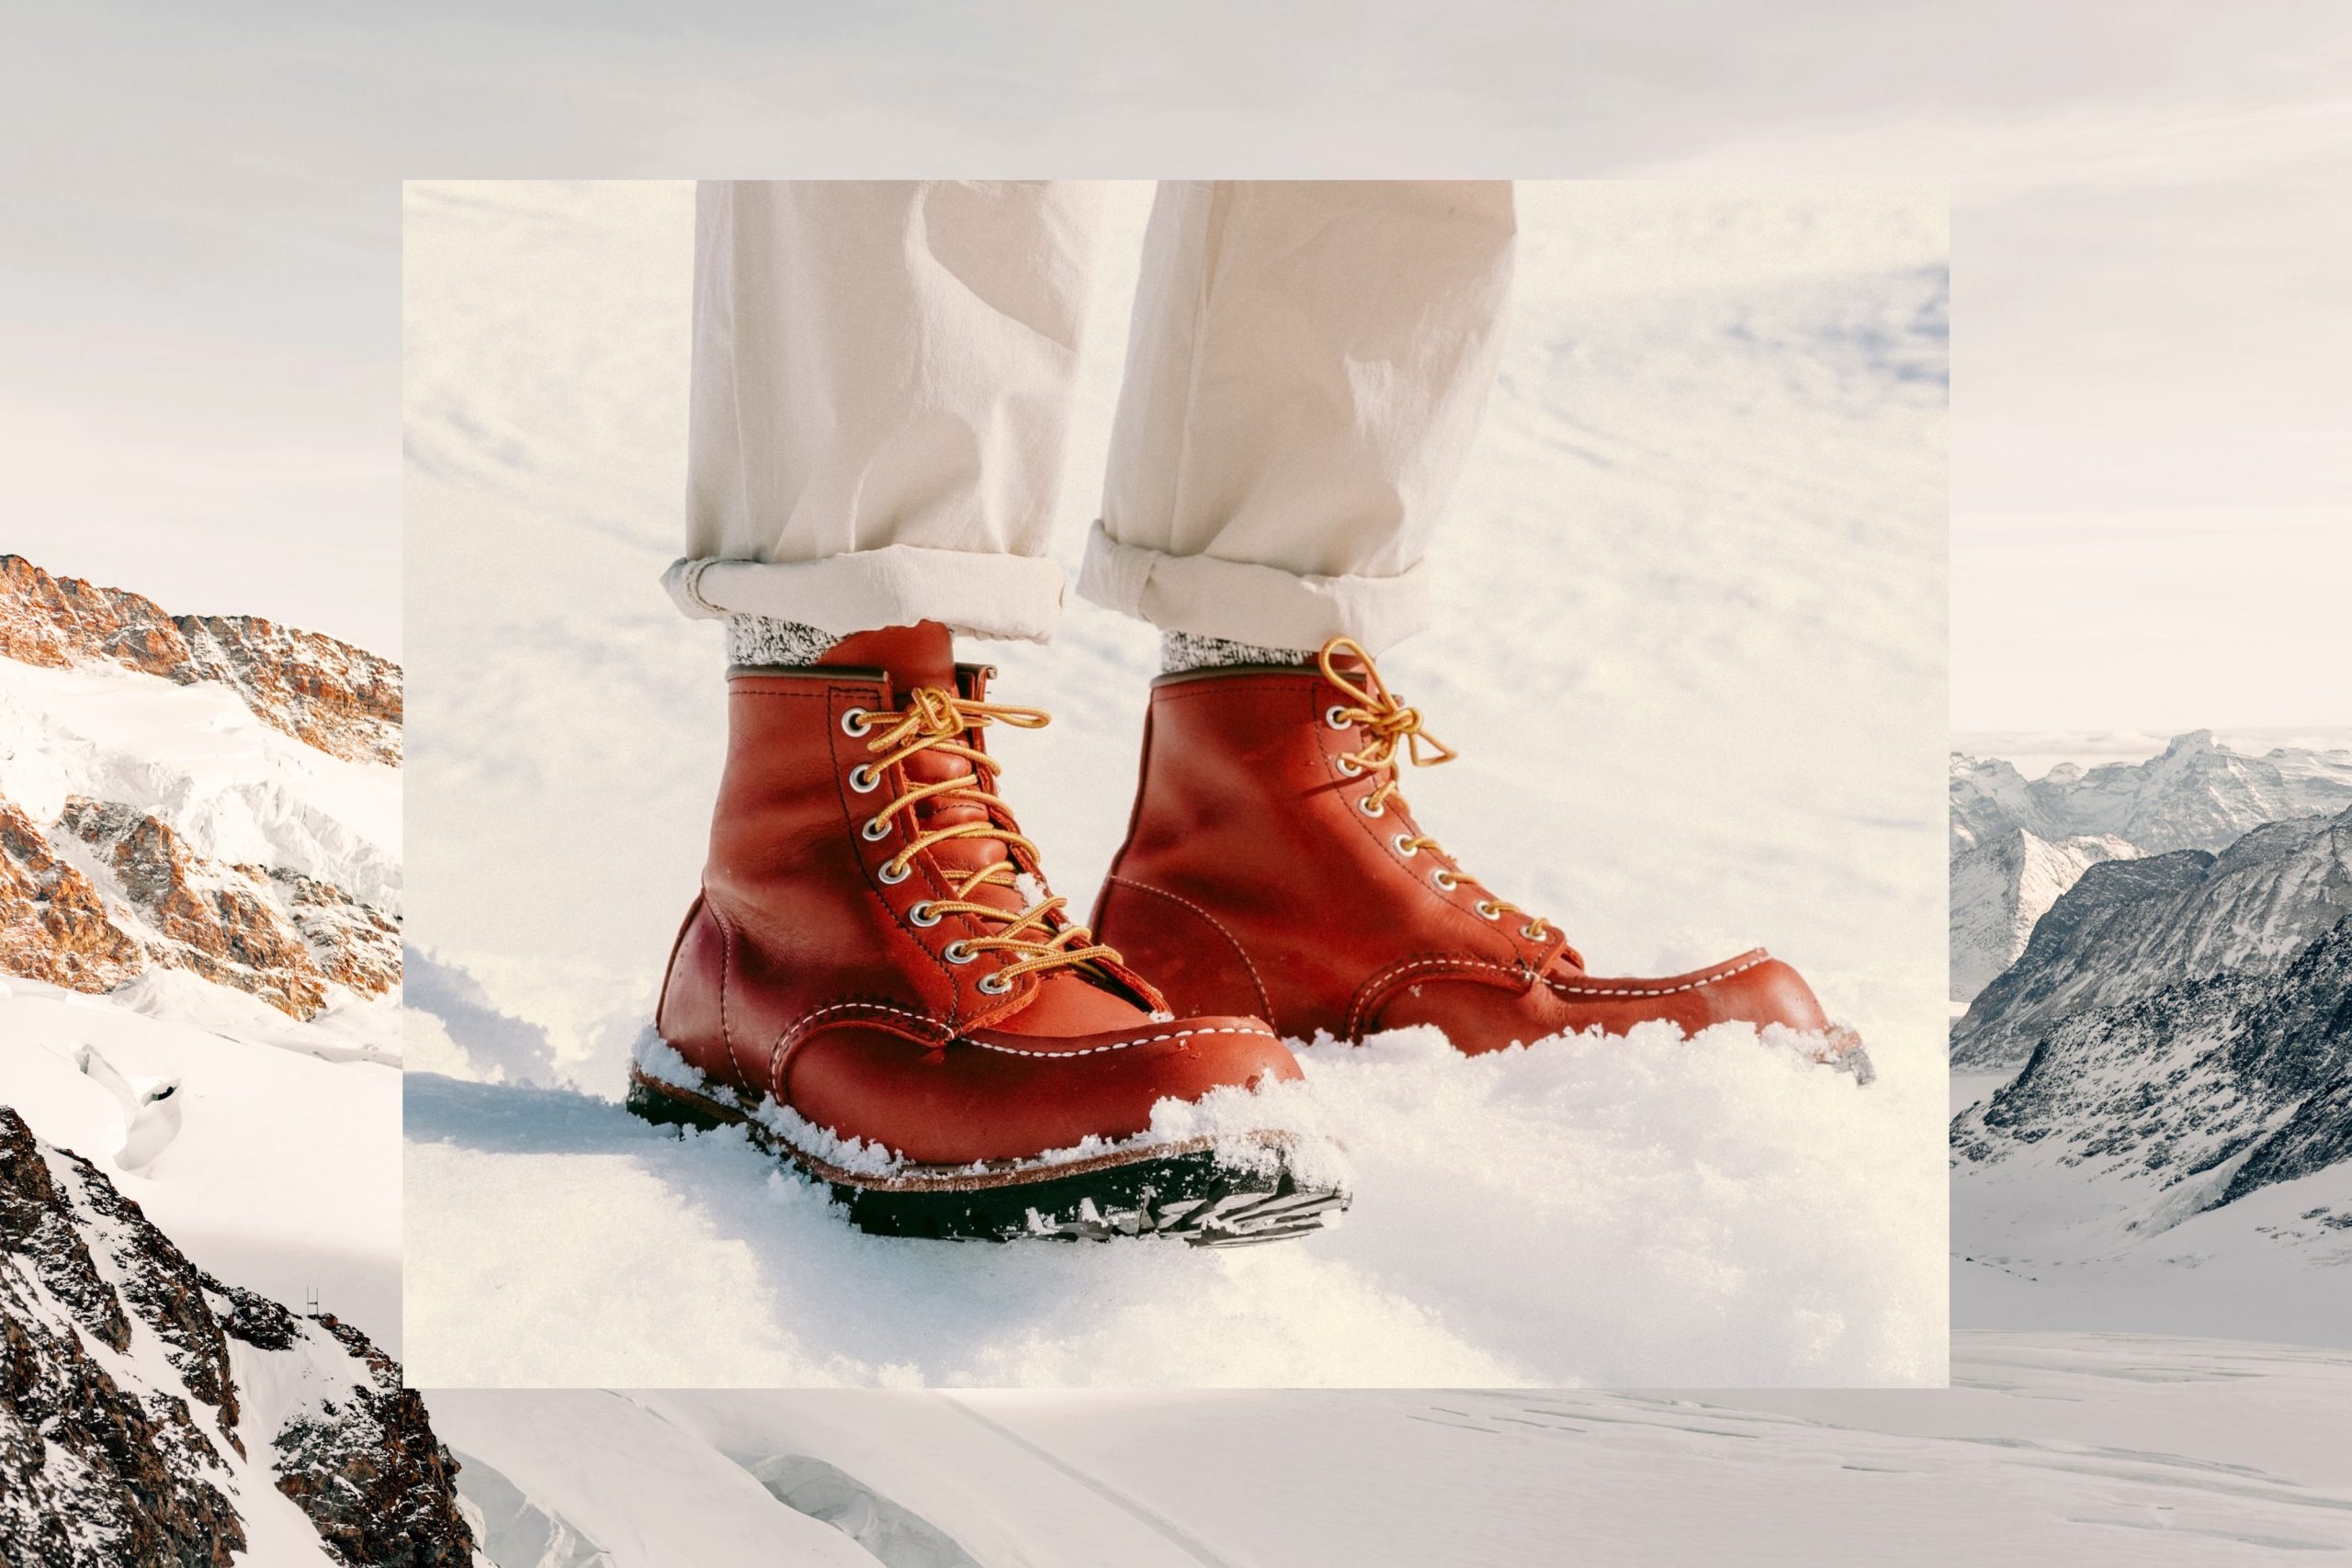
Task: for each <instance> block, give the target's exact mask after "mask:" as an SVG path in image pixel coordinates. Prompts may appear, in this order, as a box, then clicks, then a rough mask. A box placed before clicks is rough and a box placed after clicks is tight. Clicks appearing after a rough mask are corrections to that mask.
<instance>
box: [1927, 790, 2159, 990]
mask: <svg viewBox="0 0 2352 1568" xmlns="http://www.w3.org/2000/svg"><path fill="white" fill-rule="evenodd" d="M2137 853H2138V851H2137V850H2135V849H2133V848H2132V847H2131V844H2130V843H2129V842H2128V841H2126V840H2122V839H2118V838H2114V837H2111V836H2110V837H2105V838H2093V837H2087V836H2078V837H2075V838H2071V839H2061V840H2058V841H2057V842H2056V843H2052V842H2050V841H2049V840H2045V839H2040V838H2037V837H2035V836H2034V835H2033V834H2032V833H2030V832H2029V831H2027V830H2026V829H2023V828H2013V829H2009V830H2008V831H2007V833H2004V834H2002V835H2000V836H1999V837H1997V838H1990V839H1986V840H1983V841H1982V842H1979V843H1975V844H1972V845H1970V846H1969V847H1968V848H1967V849H1964V850H1962V851H1961V852H1960V853H1958V854H1956V855H1954V856H1953V857H1952V861H1951V999H1952V1000H1953V1001H1956V1002H1966V1001H1970V1000H1973V998H1975V996H1976V993H1977V992H1979V991H1981V990H1983V989H1984V988H1985V987H1986V986H1987V985H1988V984H1990V983H1991V982H1992V980H1993V978H1994V976H1997V975H1999V974H2000V973H2001V971H2002V970H2004V969H2007V967H2008V966H2009V965H2010V964H2014V963H2016V962H2017V959H2018V954H2019V953H2023V952H2024V951H2025V944H2026V939H2027V938H2029V937H2030V936H2031V935H2032V934H2033V928H2034V923H2035V922H2036V921H2038V920H2040V919H2041V917H2042V916H2043V915H2045V914H2047V913H2048V912H2049V910H2050V906H2052V904H2055V903H2056V902H2057V901H2058V899H2059V897H2060V896H2061V895H2062V894H2064V892H2065V891H2066V890H2067V889H2068V888H2070V887H2072V886H2074V885H2075V881H2076V879H2077V878H2079V877H2080V876H2081V875H2082V874H2083V873H2084V872H2086V871H2087V870H2089V869H2090V868H2091V867H2092V866H2094V865H2097V864H2098V863H2100V862H2101V861H2109V860H2128V859H2130V858H2131V856H2133V855H2135V854H2137Z"/></svg>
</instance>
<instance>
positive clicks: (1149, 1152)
mask: <svg viewBox="0 0 2352 1568" xmlns="http://www.w3.org/2000/svg"><path fill="white" fill-rule="evenodd" d="M989 673H990V672H989V671H987V670H985V669H979V668H975V667H973V666H969V665H964V666H958V665H957V664H956V662H955V660H954V654H953V651H952V644H951V641H950V638H949V636H948V633H947V630H946V628H945V627H944V626H939V625H938V624H936V623H934V622H924V623H922V624H921V625H919V626H893V627H888V628H885V629H884V630H881V631H876V632H866V633H862V634H860V635H857V636H855V637H849V638H846V639H844V640H843V641H842V642H841V643H839V644H838V645H836V646H835V647H834V648H833V649H832V650H831V652H830V653H828V654H827V655H826V656H825V658H824V660H822V661H821V663H820V665H819V666H818V667H814V668H810V669H807V670H749V671H746V670H738V671H730V673H729V677H728V728H729V740H728V752H727V766H726V772H725V775H724V777H723V779H722V781H721V783H720V785H719V795H718V809H717V812H716V814H715V815H714V818H713V820H712V824H711V835H710V858H709V861H708V863H707V866H706V868H705V870H704V872H703V886H702V895H701V897H698V898H697V899H696V900H695V904H694V907H693V908H692V909H690V910H689V911H688V913H687V916H686V919H685V924H684V928H683V929H682V930H681V931H680V932H679V934H678V941H677V945H676V948H675V949H674V951H673V953H672V956H671V960H670V969H669V975H668V977H667V979H666V980H665V982H664V984H663V987H662V1001H661V1006H660V1010H659V1011H658V1013H657V1014H656V1021H655V1034H654V1036H652V1037H649V1039H648V1041H647V1042H646V1043H645V1044H644V1045H642V1046H640V1048H639V1054H638V1061H637V1065H636V1066H635V1068H634V1070H633V1072H632V1075H631V1086H630V1106H631V1108H632V1109H633V1110H636V1111H638V1112H639V1113H640V1114H642V1115H645V1116H647V1117H649V1118H650V1119H653V1120H656V1121H664V1122H691V1123H695V1124H698V1125H703V1126H709V1125H714V1124H717V1123H720V1122H726V1123H735V1124H742V1125H745V1126H746V1127H748V1128H749V1129H750V1131H751V1132H752V1135H753V1136H754V1137H755V1138H756V1139H758V1140H760V1141H762V1142H763V1144H765V1145H768V1146H770V1147H772V1148H774V1149H775V1151H776V1152H778V1153H780V1154H782V1155H783V1156H786V1157H787V1158H789V1159H791V1160H792V1161H793V1162H794V1163H796V1164H797V1165H798V1166H800V1167H801V1168H803V1169H805V1170H807V1171H808V1172H809V1173H810V1174H811V1175H813V1176H814V1177H816V1178H817V1179H820V1180H822V1181H824V1182H826V1183H828V1184H830V1186H831V1191H832V1193H833V1195H834V1197H835V1198H836V1199H838V1200H839V1201H842V1203H844V1204H846V1205H847V1207H848V1209H849V1213H850V1215H851V1218H852V1219H853V1220H854V1222H855V1223H856V1224H859V1225H860V1226H861V1227H863V1228H865V1229H866V1230H870V1231H876V1232H878V1233H882V1234H887V1235H929V1236H953V1237H967V1236H982V1237H990V1238H998V1239H1010V1238H1012V1237H1014V1236H1020V1235H1058V1236H1108V1235H1122V1234H1126V1235H1135V1234H1149V1235H1170V1236H1179V1237H1182V1238H1184V1239H1186V1240H1189V1241H1193V1242H1195V1243H1202V1244H1216V1243H1228V1242H1238V1241H1261V1240H1272V1239H1274V1238H1276V1237H1279V1236H1283V1235H1296V1234H1299V1233H1301V1232H1304V1231H1306V1230H1311V1229H1313V1228H1314V1227H1315V1226H1316V1225H1317V1224H1320V1223H1321V1221H1322V1218H1323V1217H1324V1216H1325V1215H1326V1214H1327V1213H1329V1212H1330V1211H1332V1210H1334V1209H1336V1208H1339V1207H1342V1206H1344V1204H1345V1201H1346V1199H1345V1195H1344V1193H1343V1192H1342V1191H1341V1190H1340V1186H1339V1182H1338V1179H1337V1178H1336V1176H1334V1175H1333V1174H1331V1172H1330V1168H1329V1157H1328V1154H1327V1152H1326V1151H1325V1150H1324V1149H1322V1148H1320V1147H1319V1146H1309V1145H1311V1144H1314V1143H1315V1141H1314V1140H1306V1139H1301V1138H1299V1137H1296V1136H1294V1135H1293V1134H1290V1133H1287V1132H1285V1131H1284V1130H1283V1128H1280V1127H1276V1126H1272V1125H1269V1124H1265V1122H1264V1120H1263V1119H1265V1118H1267V1117H1269V1116H1270V1114H1271V1113H1270V1112H1269V1111H1268V1110H1267V1108H1266V1107H1265V1106H1264V1105H1263V1104H1261V1103H1260V1102H1259V1101H1257V1100H1251V1099H1247V1098H1242V1097H1239V1096H1238V1095H1225V1096H1217V1097H1216V1099H1214V1100H1211V1101H1210V1102H1209V1103H1208V1104H1205V1105H1204V1104H1201V1103H1199V1102H1200V1101H1202V1100H1204V1097H1209V1096H1212V1095H1213V1094H1214V1092H1215V1091H1216V1090H1220V1089H1233V1090H1240V1089H1246V1088H1250V1087H1252V1086H1258V1085H1265V1084H1272V1083H1280V1082H1283V1081H1286V1080H1291V1079H1295V1078H1297V1077H1299V1076H1300V1075H1299V1070H1298V1065H1297V1064H1296V1063H1295V1061H1293V1060H1292V1059H1291V1055H1290V1053H1289V1052H1288V1051H1287V1050H1286V1049H1284V1048H1283V1044H1282V1042H1281V1041H1280V1039H1279V1038H1277V1037H1276V1036H1275V1034H1274V1033H1273V1032H1272V1030H1270V1029H1269V1028H1268V1027H1267V1026H1266V1025H1265V1024H1264V1023H1263V1022H1261V1021H1260V1020H1258V1019H1256V1018H1253V1017H1251V1016H1250V1013H1249V1010H1248V1009H1247V1008H1244V1009H1242V1010H1240V1011H1238V1012H1237V1013H1232V1014H1222V1013H1221V1014H1217V1015H1214V1016H1207V1017H1184V1018H1175V1017H1171V1016H1170V1013H1169V1011H1168V1010H1167V1006H1166V1003H1165V1002H1164V1001H1163V999H1162V998H1161V997H1160V994H1159V992H1158V991H1156V990H1154V989H1153V988H1152V987H1151V986H1150V985H1149V984H1148V982H1146V981H1145V980H1144V979H1143V978H1142V977H1141V976H1139V975H1137V974H1136V972H1135V971H1134V970H1133V969H1130V968H1129V967H1127V966H1126V964H1124V963H1122V962H1121V961H1120V958H1119V955H1118V953H1115V952H1114V951H1113V950H1112V949H1111V948H1110V947H1108V946H1105V945H1104V944H1103V943H1101V942H1096V941H1094V940H1093V939H1092V937H1091V935H1090V934H1089V933H1088V931H1087V929H1086V928H1085V927H1083V926H1081V925H1079V924H1077V923H1075V922H1074V921H1072V920H1071V919H1069V916H1068V915H1067V914H1065V913H1064V912H1063V908H1062V906H1063V900H1062V899H1060V898H1057V897H1052V896H1051V895H1050V894H1048V892H1047V891H1046V886H1045V878H1044V874H1043V873H1042V872H1041V871H1040V870H1039V869H1038V866H1037V860H1036V850H1035V845H1033V844H1032V843H1031V842H1030V841H1029V840H1027V839H1025V838H1023V837H1022V836H1021V833H1020V830H1019V829H1018V828H1017V827H1016V826H1015V824H1014V821H1013V818H1012V811H1011V810H1010V808H1009V807H1006V805H1005V804H1004V802H1003V801H1001V800H1000V799H999V798H998V797H997V796H996V795H995V794H994V793H993V790H992V788H991V786H992V784H994V781H995V775H996V772H997V767H998V764H997V762H996V761H995V759H994V758H992V757H990V756H989V753H988V750H987V748H986V746H985V745H984V744H983V741H982V739H981V730H982V729H983V728H986V727H987V726H989V725H990V724H994V723H1004V724H1011V725H1013V726H1016V727H1020V728H1035V727H1037V726H1040V725H1043V724H1044V723H1045V722H1046V716H1045V715H1044V714H1042V713H1038V712H1035V710H1032V709H1027V708H1014V707H1004V706H1001V705H996V704H993V703H990V702H989V701H988V696H987V682H988V677H989ZM1168 1102H1173V1103H1172V1104H1170V1103H1168ZM1156 1107H1158V1108H1160V1114H1159V1118H1158V1126H1157V1127H1155V1114H1154V1112H1155V1108H1156Z"/></svg>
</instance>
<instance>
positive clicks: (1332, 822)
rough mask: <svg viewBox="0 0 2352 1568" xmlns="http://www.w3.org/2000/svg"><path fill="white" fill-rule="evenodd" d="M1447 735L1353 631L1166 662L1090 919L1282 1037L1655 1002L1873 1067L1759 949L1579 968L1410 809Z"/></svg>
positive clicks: (1489, 1031)
mask: <svg viewBox="0 0 2352 1568" xmlns="http://www.w3.org/2000/svg"><path fill="white" fill-rule="evenodd" d="M1452 756H1453V752H1452V751H1451V750H1447V749H1446V748H1445V747H1444V746H1443V745H1442V744H1441V743H1440V742H1439V741H1438V740H1437V739H1435V738H1434V737H1432V736H1430V735H1429V734H1427V733H1426V732H1424V731H1423V729H1422V728H1421V719H1420V715H1419V714H1418V713H1417V712H1415V711H1414V710H1413V709H1411V708H1409V707H1407V706H1406V705H1404V704H1402V703H1401V702H1399V701H1397V698H1396V697H1395V696H1394V695H1392V694H1390V692H1389V690H1388V688H1387V686H1386V685H1385V683H1384V682H1382V681H1381V679H1380V675H1379V672H1378V671H1376V670H1375V669H1374V667H1373V662H1372V660H1371V658H1370V656H1368V655H1367V654H1366V653H1365V652H1364V651H1363V649H1362V648H1360V647H1358V646H1357V645H1356V644H1355V643H1353V642H1351V641H1350V640H1348V639H1347V638H1344V637H1335V638H1333V639H1332V641H1331V642H1330V643H1329V644H1328V645H1326V647H1325V648H1324V649H1323V652H1322V656H1321V660H1320V668H1317V667H1316V666H1312V665H1290V666H1279V667H1268V666H1262V665H1261V666H1249V667H1244V668H1230V667H1228V668H1223V669H1211V670H1203V671H1191V672H1187V673H1182V674H1176V675H1166V676H1162V677H1161V678H1160V679H1159V680H1158V681H1157V682H1153V685H1152V693H1151V710H1150V715H1149V717H1148V720H1147V721H1146V727H1145V729H1144V750H1143V776H1142V781H1141V784H1140V785H1139V786H1138V789H1137V792H1136V806H1135V815H1134V817H1133V818H1132V819H1131V820H1130V822H1129V824H1128V828H1127V840H1126V843H1125V846H1124V847H1123V848H1122V849H1121V850H1120V852H1119V854H1118V858H1117V859H1116V860H1114V862H1113V863H1112V867H1111V875H1110V878H1109V880H1108V881H1107V882H1105V883H1104V885H1103V893H1102V897H1101V898H1100V899H1099V900H1098V901H1097V903H1096V906H1095V928H1096V929H1097V930H1098V931H1101V932H1102V933H1103V941H1105V942H1115V943H1116V944H1117V946H1118V948H1119V950H1120V951H1121V952H1123V953H1127V954H1128V955H1129V956H1130V957H1131V958H1132V960H1133V961H1134V962H1135V963H1136V964H1138V965H1139V966H1141V967H1143V968H1145V969H1148V971H1149V972H1150V973H1151V975H1152V977H1153V978H1154V979H1155V980H1156V981H1157V982H1158V983H1159V985H1160V986H1162V987H1166V989H1167V993H1168V995H1169V996H1170V998H1173V999H1174V1002H1175V1005H1176V1006H1177V1007H1179V1008H1181V1009H1185V1010H1193V1009H1199V1010H1206V1011H1214V1012H1235V1013H1243V1012H1247V1013H1255V1014H1257V1015H1258V1016H1260V1017H1261V1018H1265V1019H1268V1020H1270V1021H1272V1023H1273V1025H1274V1027H1275V1028H1276V1029H1277V1030H1279V1031H1280V1032H1282V1033H1283V1036H1284V1037H1285V1038H1289V1039H1306V1038H1310V1037H1312V1036H1313V1035H1314V1034H1316V1033H1317V1032H1318V1031H1319V1032H1327V1033H1329V1034H1331V1035H1333V1036H1335V1037H1336V1038H1338V1039H1340V1040H1351V1041H1360V1040H1362V1039H1363V1037H1364V1036H1365V1035H1367V1034H1370V1033H1372V1032H1375V1031H1378V1030H1383V1029H1401V1028H1405V1027H1408V1026H1409V1025H1413V1024H1421V1023H1428V1024H1435V1025H1436V1026H1437V1027H1438V1028H1439V1029H1441V1030H1442V1031H1443V1032H1444V1033H1445V1036H1446V1038H1447V1039H1449V1040H1451V1041H1452V1042H1453V1043H1454V1045H1455V1046H1456V1047H1458V1048H1459V1049H1461V1050H1463V1051H1464V1052H1468V1053H1476V1052H1481V1051H1492V1050H1497V1049H1499V1048H1501V1047H1503V1046H1506V1045H1510V1044H1513V1043H1527V1042H1532V1041H1537V1040H1542V1039H1544V1038H1545V1037H1547V1036H1549V1035H1554V1034H1559V1033H1563V1032H1580V1031H1583V1030H1588V1029H1591V1028H1594V1027H1596V1026H1597V1027H1599V1028H1600V1029H1601V1030H1603V1031H1604V1032H1609V1033H1612V1034H1617V1033H1623V1032H1625V1031H1626V1030H1627V1029H1630V1028H1631V1027H1632V1026H1633V1025H1634V1024H1636V1023H1641V1022H1645V1021H1649V1020H1653V1019H1657V1020H1663V1021H1667V1022H1670V1023H1674V1024H1677V1025H1679V1026H1680V1027H1681V1028H1682V1029H1683V1030H1684V1031H1685V1032H1695V1031H1697V1030H1700V1029H1703V1028H1705V1027H1706V1026H1707V1025H1709V1024H1711V1023H1721V1022H1725V1021H1739V1022H1747V1023H1754V1024H1759V1025H1760V1024H1768V1023H1779V1024H1785V1025H1787V1026H1788V1027H1790V1028H1792V1029H1795V1030H1802V1031H1806V1032H1818V1033H1820V1034H1821V1036H1822V1040H1821V1043H1820V1045H1819V1047H1818V1054H1819V1055H1822V1056H1823V1057H1824V1058H1825V1059H1826V1058H1828V1057H1832V1056H1835V1057H1838V1058H1840V1060H1841V1065H1843V1066H1848V1067H1849V1068H1851V1069H1852V1070H1853V1071H1854V1072H1855V1074H1856V1076H1857V1077H1860V1078H1862V1079H1863V1080H1864V1081H1867V1078H1868V1059H1867V1057H1865V1056H1863V1055H1861V1053H1860V1042H1859V1041H1858V1040H1856V1039H1855V1038H1854V1037H1853V1036H1852V1034H1851V1033H1850V1032H1847V1031H1841V1030H1832V1029H1830V1027H1829V1024H1828V1021H1827V1020H1826V1018H1825V1017H1824V1016H1823V1015H1822V1011H1821V1004H1820V1003H1819V1002H1817V1001H1816V1000H1815V999H1814V995H1813V991H1812V989H1811V987H1807V986H1806V984H1805V983H1804V978H1803V977H1802V976H1799V975H1798V974H1797V972H1796V971H1795V970H1793V969H1792V968H1790V967H1789V966H1788V965H1787V964H1783V963H1781V961H1780V960H1778V959H1776V958H1773V957H1771V956H1770V955H1769V954H1767V953H1764V952H1763V951H1762V950H1761V949H1758V950H1757V951H1754V952H1750V953H1742V954H1740V955H1739V956H1738V957H1736V958H1731V959H1726V960H1724V962H1723V963H1721V964H1710V965H1708V966H1707V967H1706V968H1704V969H1700V970H1695V971H1693V972H1692V973H1691V974H1688V975H1676V976H1668V977H1666V978H1663V979H1618V978H1604V977H1602V976H1594V975H1589V974H1587V973H1586V972H1585V967H1584V960H1583V957H1582V956H1581V955H1580V954H1579V953H1577V951H1576V949H1574V948H1573V947H1570V946H1569V945H1568V943H1567V940H1566V937H1565V936H1563V935H1562V934H1561V933H1559V932H1558V931H1555V930H1554V929H1553V928H1552V926H1551V925H1550V923H1549V922H1548V921H1545V920H1543V919H1536V918H1533V917H1531V916H1529V915H1528V914H1526V913H1525V912H1524V911H1522V910H1521V908H1519V907H1518V906H1517V905H1515V904H1510V903H1507V902H1505V901H1504V900H1502V899H1501V898H1499V897H1496V896H1495V895H1494V894H1492V893H1490V892H1488V891H1487V889H1486V888H1485V887H1484V886H1481V885H1480V884H1479V883H1478V881H1477V880H1476V878H1474V877H1473V876H1471V874H1469V873H1468V872H1466V871H1464V870H1463V869H1462V867H1461V865H1460V864H1459V863H1457V862H1455V861H1454V860H1453V857H1452V856H1450V855H1448V854H1447V853H1446V852H1444V851H1443V850H1442V849H1440V848H1439V847H1438V844H1437V842H1436V840H1433V839H1430V837H1428V836H1427V835H1426V834H1424V833H1423V832H1422V831H1421V829H1420V825H1419V823H1417V822H1416V821H1414V819H1413V815H1412V812H1411V810H1410V809H1409V808H1408V807H1407V806H1406V804H1405V798H1404V796H1403V795H1400V794H1398V793H1397V785H1398V773H1399V770H1400V769H1401V768H1402V766H1403V765H1404V763H1405V762H1406V761H1412V762H1413V763H1414V764H1416V765H1420V764H1422V763H1424V762H1442V761H1446V760H1447V759H1449V758H1450V757H1452Z"/></svg>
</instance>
